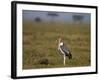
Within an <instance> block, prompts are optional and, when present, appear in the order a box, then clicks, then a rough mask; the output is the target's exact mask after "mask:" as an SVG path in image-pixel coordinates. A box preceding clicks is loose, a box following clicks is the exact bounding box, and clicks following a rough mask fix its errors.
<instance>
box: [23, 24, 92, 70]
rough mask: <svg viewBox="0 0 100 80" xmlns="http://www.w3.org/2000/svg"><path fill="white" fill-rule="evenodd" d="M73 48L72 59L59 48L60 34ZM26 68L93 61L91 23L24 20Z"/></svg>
mask: <svg viewBox="0 0 100 80" xmlns="http://www.w3.org/2000/svg"><path fill="white" fill-rule="evenodd" d="M62 33H63V36H62V37H63V41H64V42H65V44H66V45H68V47H69V48H70V50H71V53H72V56H73V58H72V60H68V59H66V65H65V66H64V65H63V58H62V55H60V54H59V52H58V50H57V46H58V42H57V39H58V38H59V35H60V34H62ZM23 35H24V36H23V69H32V68H54V67H79V66H89V65H90V62H91V61H90V25H89V24H81V25H77V24H70V23H53V24H50V23H36V22H23Z"/></svg>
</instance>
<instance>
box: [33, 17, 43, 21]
mask: <svg viewBox="0 0 100 80" xmlns="http://www.w3.org/2000/svg"><path fill="white" fill-rule="evenodd" d="M34 20H35V21H36V22H41V21H42V20H41V18H40V17H36V18H35V19H34Z"/></svg>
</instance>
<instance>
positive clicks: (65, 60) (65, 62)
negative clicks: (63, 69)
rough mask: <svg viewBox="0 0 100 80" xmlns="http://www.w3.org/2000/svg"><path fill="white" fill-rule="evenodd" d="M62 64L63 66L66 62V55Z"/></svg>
mask: <svg viewBox="0 0 100 80" xmlns="http://www.w3.org/2000/svg"><path fill="white" fill-rule="evenodd" d="M63 63H64V66H65V63H66V55H64V62H63Z"/></svg>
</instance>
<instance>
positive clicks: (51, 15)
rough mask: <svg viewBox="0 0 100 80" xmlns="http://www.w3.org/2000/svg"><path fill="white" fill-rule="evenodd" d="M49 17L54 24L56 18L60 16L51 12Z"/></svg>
mask: <svg viewBox="0 0 100 80" xmlns="http://www.w3.org/2000/svg"><path fill="white" fill-rule="evenodd" d="M47 16H50V17H51V22H54V19H55V17H58V16H59V15H58V14H57V13H56V12H49V13H48V14H47Z"/></svg>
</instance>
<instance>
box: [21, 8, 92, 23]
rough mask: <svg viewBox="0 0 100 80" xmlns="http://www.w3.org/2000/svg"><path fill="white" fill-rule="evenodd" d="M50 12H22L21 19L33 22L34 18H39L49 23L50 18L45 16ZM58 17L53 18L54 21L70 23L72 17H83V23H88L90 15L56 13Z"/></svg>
mask: <svg viewBox="0 0 100 80" xmlns="http://www.w3.org/2000/svg"><path fill="white" fill-rule="evenodd" d="M48 13H50V12H47V11H33V10H23V19H24V20H31V21H34V19H35V18H36V17H40V18H41V19H42V21H50V20H51V17H50V16H47V14H48ZM56 13H57V14H58V15H59V16H58V17H55V21H64V22H72V21H73V19H72V16H73V15H82V16H84V20H83V21H84V22H88V23H89V22H90V18H91V15H90V14H89V13H72V12H56Z"/></svg>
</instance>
